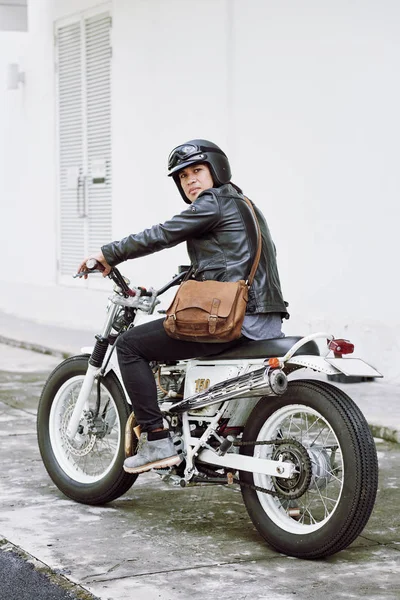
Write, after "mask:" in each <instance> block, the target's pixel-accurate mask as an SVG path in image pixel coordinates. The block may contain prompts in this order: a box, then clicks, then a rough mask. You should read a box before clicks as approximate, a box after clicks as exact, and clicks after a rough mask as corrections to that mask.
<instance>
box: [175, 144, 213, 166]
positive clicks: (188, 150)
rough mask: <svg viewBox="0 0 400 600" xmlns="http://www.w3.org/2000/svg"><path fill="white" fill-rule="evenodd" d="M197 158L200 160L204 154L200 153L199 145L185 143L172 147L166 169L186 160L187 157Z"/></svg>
mask: <svg viewBox="0 0 400 600" xmlns="http://www.w3.org/2000/svg"><path fill="white" fill-rule="evenodd" d="M192 158H193V159H194V158H195V159H196V160H197V159H198V160H202V159H203V158H205V156H204V155H203V154H202V149H201V148H200V146H195V145H194V144H185V145H183V146H178V147H177V148H174V149H173V150H172V152H171V154H170V155H169V157H168V169H169V170H171V169H174V168H175V167H177V166H178V165H180V164H181V163H183V162H186V161H187V160H188V159H192Z"/></svg>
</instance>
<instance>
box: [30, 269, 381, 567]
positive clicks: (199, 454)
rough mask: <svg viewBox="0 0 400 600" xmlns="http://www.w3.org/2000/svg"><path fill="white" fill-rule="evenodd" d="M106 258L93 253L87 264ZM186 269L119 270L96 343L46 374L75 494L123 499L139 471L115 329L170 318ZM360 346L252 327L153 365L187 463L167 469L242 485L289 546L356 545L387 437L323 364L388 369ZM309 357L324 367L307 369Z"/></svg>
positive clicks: (50, 410) (282, 544) (48, 425)
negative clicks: (243, 334) (133, 276)
mask: <svg viewBox="0 0 400 600" xmlns="http://www.w3.org/2000/svg"><path fill="white" fill-rule="evenodd" d="M100 267H101V265H100V264H99V263H96V261H94V260H93V259H91V260H90V261H88V262H87V268H88V273H92V272H95V271H96V270H97V271H98V270H101V269H100ZM185 274H186V270H185V268H181V269H180V272H179V273H178V274H177V275H176V276H174V278H173V279H172V280H171V281H170V282H169V283H168V284H166V285H165V286H164V287H163V288H162V289H160V290H158V291H157V290H154V289H149V290H146V289H144V288H141V287H130V284H129V282H128V280H126V279H125V278H124V277H123V276H122V275H121V273H120V272H119V270H118V269H116V268H114V269H112V271H111V273H110V274H109V275H108V277H109V278H111V279H112V280H113V282H114V284H115V285H114V291H113V294H112V295H111V297H110V299H109V304H108V311H107V317H106V321H105V324H104V327H103V330H102V331H101V333H100V335H97V336H96V343H95V346H94V348H90V349H86V350H85V349H83V354H81V355H79V356H73V357H71V358H68V359H66V360H64V361H63V362H62V363H61V364H60V365H59V366H58V367H57V368H56V369H55V370H54V371H53V372H52V373H51V375H50V376H49V378H48V380H47V382H46V384H45V387H44V389H43V392H42V395H41V398H40V402H39V406H38V417H37V432H38V442H39V448H40V452H41V456H42V459H43V462H44V465H45V467H46V469H47V471H48V474H49V475H50V477H51V479H52V480H53V482H54V483H55V484H56V486H57V487H58V488H59V489H60V490H61V491H62V492H63V493H64V494H65V495H66V496H68V497H69V498H72V499H73V500H75V501H77V502H83V503H86V504H94V505H95V504H104V503H106V502H110V501H112V500H115V499H116V498H118V497H119V496H121V495H122V494H124V493H125V492H127V491H128V490H129V488H130V487H131V485H132V484H133V483H134V482H135V481H136V479H137V477H138V475H132V474H128V473H126V472H125V471H124V470H123V468H122V464H123V461H124V459H125V457H126V456H131V455H133V454H134V453H135V451H136V447H137V438H138V435H139V432H138V427H137V424H136V422H135V417H134V413H133V412H132V407H131V404H130V400H129V398H128V395H127V393H126V391H125V389H124V385H123V382H122V379H121V375H120V371H119V367H118V362H117V357H116V352H115V341H116V339H117V338H118V336H119V335H121V333H123V332H124V331H126V330H127V329H129V328H131V327H134V326H135V325H137V324H139V323H143V322H144V321H146V320H148V319H151V318H160V314H155V315H154V310H155V307H156V306H157V305H158V304H159V303H160V301H159V299H158V298H159V296H160V295H161V294H162V293H164V292H165V291H167V290H168V289H170V288H171V287H172V286H175V285H179V284H180V283H181V282H182V280H183V279H184V277H185ZM159 312H161V313H162V312H165V311H159ZM317 339H320V340H322V342H320V344H319V345H318V344H317V343H316V340H317ZM322 344H323V346H324V348H325V344H326V350H324V351H321V350H320V346H321V345H322ZM353 349H354V346H353V345H352V344H351V343H350V342H349V341H347V340H343V339H335V338H334V337H333V336H332V335H328V334H326V333H316V334H313V335H309V336H307V337H285V338H280V339H270V340H263V341H250V340H247V339H245V341H240V342H239V343H238V345H237V346H235V347H234V348H231V349H229V350H226V351H224V352H222V353H219V354H215V355H214V356H211V357H210V356H208V357H206V358H201V357H199V358H196V359H192V360H186V361H177V362H164V363H162V364H161V363H154V364H152V368H153V371H154V376H155V380H156V383H157V389H158V400H159V403H160V407H161V410H162V412H163V415H164V418H165V421H166V425H168V427H169V429H170V431H171V435H172V437H173V441H174V444H175V446H176V448H177V452H178V453H179V455H180V457H181V462H180V464H178V465H177V466H174V467H171V468H167V469H158V470H157V473H158V474H159V475H160V476H161V477H162V478H163V479H164V480H165V481H168V482H171V483H172V484H175V485H178V486H181V487H182V488H184V487H185V486H188V485H205V484H220V485H226V486H240V489H241V493H242V496H243V500H244V503H245V506H246V509H247V511H248V514H249V516H250V518H251V520H252V522H253V523H254V526H255V527H256V529H257V530H258V531H259V533H260V534H261V536H263V537H264V539H265V540H266V541H267V542H268V543H269V544H270V545H272V546H273V547H274V548H276V549H277V550H278V551H280V552H282V553H285V554H287V555H290V556H295V557H301V558H319V557H323V556H328V555H331V554H334V553H335V552H338V551H340V550H342V549H344V548H346V547H347V546H348V545H349V544H350V543H351V542H353V541H354V540H355V538H356V537H357V536H358V535H359V534H360V533H361V531H362V530H363V528H364V527H365V525H366V523H367V521H368V519H369V517H370V515H371V512H372V509H373V506H374V503H375V497H376V492H377V483H378V463H377V456H376V449H375V444H374V440H373V438H372V435H371V433H370V430H369V427H368V424H367V422H366V420H365V418H364V416H363V414H362V413H361V411H360V410H359V408H358V407H357V405H356V404H355V403H354V402H353V401H352V400H351V398H349V396H347V395H346V394H345V393H344V392H343V391H342V390H341V389H338V388H337V387H335V386H333V385H332V384H330V383H328V382H327V381H325V380H321V379H316V378H315V373H319V374H323V377H322V379H326V377H324V376H325V375H329V374H330V375H336V374H339V373H342V374H345V375H347V376H357V375H358V376H366V377H380V376H381V375H380V373H378V372H377V371H376V370H375V369H373V368H372V367H371V366H369V365H367V364H366V363H365V362H364V361H362V360H360V359H358V358H350V357H348V356H347V357H344V355H346V354H351V353H352V351H353ZM321 354H324V355H321ZM300 369H309V370H311V371H312V373H313V377H314V378H313V377H309V378H307V379H300V378H299V376H298V375H299V374H298V373H297V371H298V370H300ZM288 379H289V381H288Z"/></svg>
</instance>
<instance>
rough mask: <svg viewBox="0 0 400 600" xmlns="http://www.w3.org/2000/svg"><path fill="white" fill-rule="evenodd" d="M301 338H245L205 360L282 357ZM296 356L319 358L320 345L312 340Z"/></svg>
mask: <svg viewBox="0 0 400 600" xmlns="http://www.w3.org/2000/svg"><path fill="white" fill-rule="evenodd" d="M301 339H302V337H301V336H288V337H283V338H273V339H270V340H259V341H258V340H249V339H248V338H246V337H243V338H241V339H240V340H239V342H238V343H237V344H236V346H233V347H230V348H228V349H227V350H223V351H222V352H218V353H217V354H212V355H209V356H207V357H206V356H205V357H204V360H210V359H212V360H237V359H240V358H245V359H247V358H274V357H276V356H277V357H281V356H284V355H285V354H286V352H287V351H288V350H290V348H291V347H292V346H293V345H294V344H295V343H296V342H298V341H299V340H301ZM296 354H311V355H312V356H319V354H320V352H319V349H318V345H317V344H316V342H315V341H314V340H311V341H309V342H307V343H306V344H304V346H301V348H299V349H298V350H297V351H296V352H295V355H296Z"/></svg>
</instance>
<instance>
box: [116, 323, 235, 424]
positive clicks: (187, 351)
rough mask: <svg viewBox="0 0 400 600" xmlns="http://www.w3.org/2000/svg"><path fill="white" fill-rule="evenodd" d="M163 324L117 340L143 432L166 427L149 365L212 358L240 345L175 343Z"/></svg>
mask: <svg viewBox="0 0 400 600" xmlns="http://www.w3.org/2000/svg"><path fill="white" fill-rule="evenodd" d="M163 321H164V319H157V320H155V321H150V322H149V323H146V324H144V325H139V326H138V327H134V328H133V329H130V330H129V331H126V332H125V333H124V334H122V335H121V336H120V337H119V338H118V340H117V354H118V362H119V366H120V369H121V375H122V379H123V382H124V385H125V388H126V391H127V392H128V394H129V397H130V399H131V402H132V406H133V410H134V412H135V417H136V420H137V422H138V423H139V425H140V426H141V430H142V431H152V430H153V429H157V428H158V427H162V426H163V420H162V414H161V411H160V409H159V406H158V401H157V387H156V383H155V380H154V374H153V371H152V370H151V368H150V365H149V362H150V361H153V360H154V361H164V360H166V361H173V360H183V359H186V358H196V357H198V356H209V355H211V354H217V353H218V352H222V351H223V350H224V349H227V348H230V347H232V346H235V345H236V344H237V343H238V342H239V340H235V341H233V342H227V343H223V344H220V343H218V344H207V343H202V342H183V341H181V340H174V339H173V338H170V337H169V336H168V335H167V334H166V333H165V330H164V327H163Z"/></svg>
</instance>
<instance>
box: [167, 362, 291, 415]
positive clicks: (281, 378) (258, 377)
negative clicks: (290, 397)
mask: <svg viewBox="0 0 400 600" xmlns="http://www.w3.org/2000/svg"><path fill="white" fill-rule="evenodd" d="M286 389H287V377H286V375H285V373H284V372H283V371H282V370H281V369H271V368H270V367H268V368H267V369H266V368H265V367H263V368H262V369H258V370H257V371H251V372H250V373H245V374H244V375H239V376H238V377H233V378H232V379H228V380H226V381H221V382H220V383H215V384H214V385H212V386H211V387H209V388H208V389H207V390H204V391H203V392H199V393H198V394H195V395H194V396H190V397H189V398H185V399H184V400H181V401H180V402H176V403H175V404H173V405H172V406H170V407H169V409H168V412H170V413H183V412H185V411H189V410H196V409H198V408H204V407H205V406H210V405H211V404H217V403H219V402H225V401H226V400H232V399H233V398H240V397H246V398H254V397H256V396H282V394H284V393H285V392H286Z"/></svg>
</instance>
